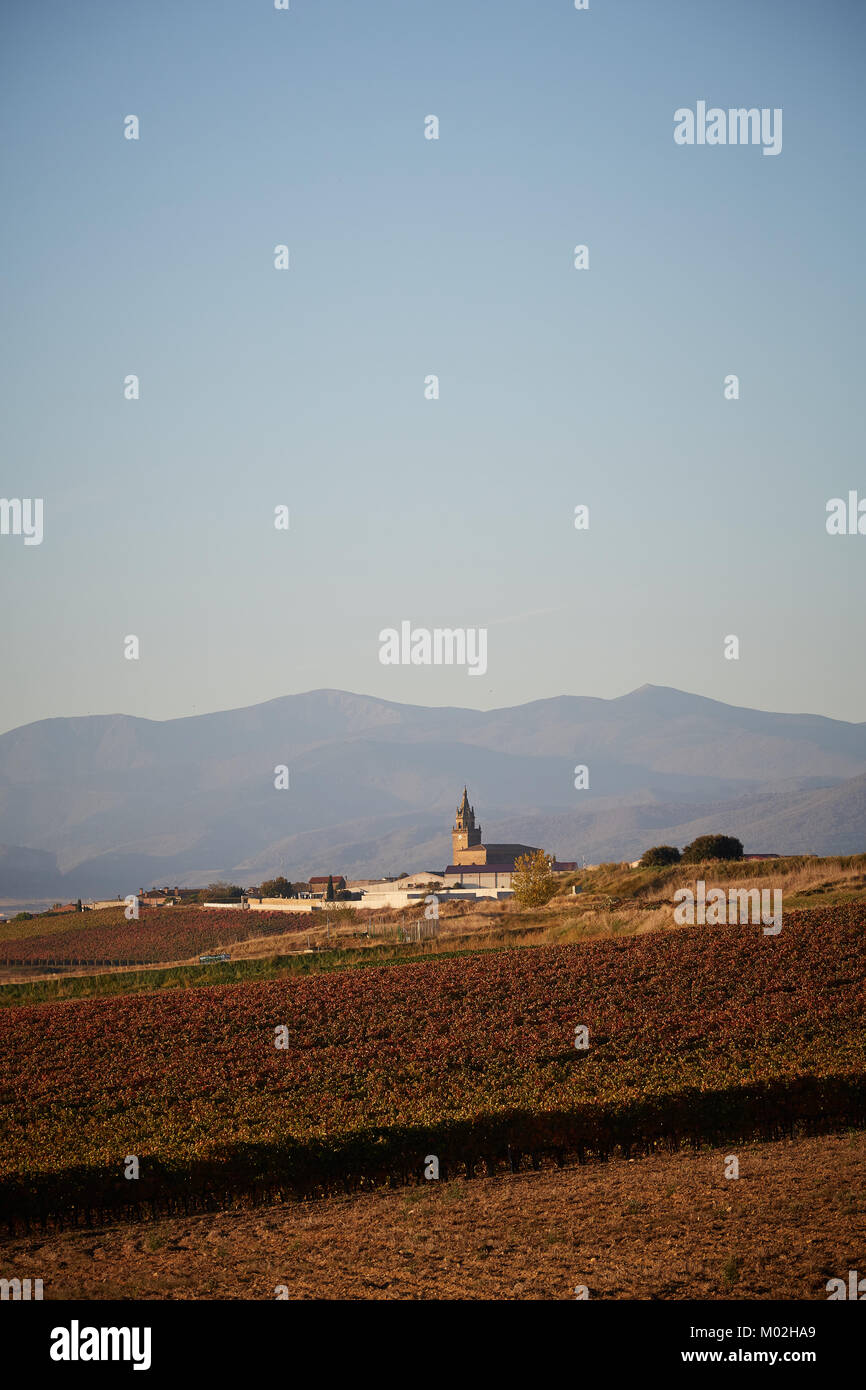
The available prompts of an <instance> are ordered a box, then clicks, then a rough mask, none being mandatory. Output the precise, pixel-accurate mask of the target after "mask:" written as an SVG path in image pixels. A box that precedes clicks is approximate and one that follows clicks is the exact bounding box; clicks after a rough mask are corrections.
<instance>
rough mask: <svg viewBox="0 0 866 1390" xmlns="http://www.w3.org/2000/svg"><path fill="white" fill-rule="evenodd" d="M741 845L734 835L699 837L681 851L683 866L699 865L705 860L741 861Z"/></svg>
mask: <svg viewBox="0 0 866 1390" xmlns="http://www.w3.org/2000/svg"><path fill="white" fill-rule="evenodd" d="M742 857H743V845H742V841H741V840H738V839H737V838H736V837H735V836H734V835H699V836H698V838H697V839H696V840H692V842H691V844H690V845H686V847H685V849H684V850H683V858H682V862H683V863H684V864H700V863H702V862H703V861H704V860H705V859H742Z"/></svg>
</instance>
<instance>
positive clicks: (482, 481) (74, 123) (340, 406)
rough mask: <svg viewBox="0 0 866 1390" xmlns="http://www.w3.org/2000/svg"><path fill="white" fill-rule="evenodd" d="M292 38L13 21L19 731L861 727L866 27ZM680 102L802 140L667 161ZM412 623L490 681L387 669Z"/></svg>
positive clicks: (6, 554)
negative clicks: (380, 723)
mask: <svg viewBox="0 0 866 1390" xmlns="http://www.w3.org/2000/svg"><path fill="white" fill-rule="evenodd" d="M291 4H292V8H291V10H290V11H289V12H288V13H285V12H277V11H275V10H274V9H273V8H272V5H271V4H270V0H243V2H242V0H236V2H235V3H226V0H223V3H212V2H211V0H209V2H208V3H203V2H202V0H192V2H190V0H185V3H183V4H180V3H177V0H171V3H169V2H168V0H164V2H162V3H155V2H154V0H148V3H146V4H142V3H130V0H122V2H120V3H118V0H111V3H87V0H85V2H84V3H81V4H75V5H69V4H61V3H48V4H32V3H24V2H23V0H18V3H12V0H10V3H8V4H7V5H6V6H5V7H4V10H3V21H2V23H3V31H4V32H3V35H2V47H3V50H4V58H3V83H2V120H3V124H4V127H5V134H4V140H3V190H4V202H5V204H6V208H7V210H6V213H5V216H4V225H3V247H2V258H3V270H4V287H3V300H4V303H3V308H4V319H5V334H4V345H3V350H2V352H3V355H2V375H0V382H2V396H3V421H4V423H3V425H2V450H3V467H2V475H0V495H3V496H6V497H42V498H44V505H45V538H44V541H43V543H42V545H41V546H31V547H25V546H24V545H23V543H22V540H21V538H20V537H10V536H2V537H0V584H2V591H3V604H2V609H0V643H2V653H3V655H2V666H3V680H2V694H0V727H2V728H4V729H5V728H10V727H13V726H15V725H18V724H21V723H25V722H28V721H30V720H33V719H39V718H44V717H48V716H53V715H66V714H91V713H106V712H111V711H123V712H126V713H130V714H139V715H144V716H148V717H153V718H167V717H172V716H176V715H184V714H191V713H197V712H201V711H204V710H210V709H219V708H227V707H231V706H236V705H243V704H252V703H255V702H257V701H259V700H264V699H269V698H272V697H274V696H277V695H281V694H287V693H291V692H294V691H300V690H307V689H310V688H314V687H318V686H335V687H339V688H342V689H350V690H356V691H362V692H366V693H370V694H375V695H380V696H383V697H385V698H389V699H395V700H405V701H409V702H413V703H419V704H466V705H475V706H481V707H490V706H494V705H505V704H516V703H520V702H523V701H525V700H531V699H537V698H541V697H544V696H548V695H556V694H561V693H572V694H588V695H599V696H606V697H609V696H615V695H619V694H622V693H624V692H626V691H627V690H630V689H633V688H634V687H635V686H638V685H641V684H643V683H644V682H646V681H649V682H652V683H655V684H661V685H675V686H679V687H681V688H683V689H686V690H691V691H696V692H699V693H702V694H705V695H709V696H712V697H715V698H717V699H722V700H726V701H729V702H732V703H735V704H745V705H755V706H758V707H761V708H767V709H779V710H809V711H813V712H816V713H822V714H827V715H832V716H834V717H839V718H846V719H854V720H860V719H862V718H864V717H866V714H864V708H866V702H864V695H866V661H864V641H863V598H864V590H866V586H864V575H866V536H856V537H847V536H846V537H830V536H828V535H827V533H826V530H825V525H824V521H825V505H826V502H827V500H828V499H829V498H831V497H834V496H847V493H848V490H849V489H856V488H859V490H860V493H861V495H863V496H866V466H864V446H863V437H862V436H863V430H862V399H863V392H864V383H863V357H862V330H863V283H864V271H863V262H864V251H863V222H864V194H863V186H864V185H863V159H862V150H863V146H864V134H866V132H864V121H863V99H862V85H863V55H864V46H863V40H864V33H866V8H864V6H863V5H862V4H859V3H854V0H851V3H847V2H846V0H823V3H821V4H814V3H808V2H807V0H732V2H731V3H727V4H724V5H719V4H717V3H709V2H708V0H659V3H649V0H591V8H590V10H589V11H588V12H577V11H575V10H574V8H573V5H572V4H571V0H557V2H556V3H551V2H550V0H544V3H528V0H527V3H516V0H499V2H498V3H494V0H440V3H437V4H427V3H420V0H393V2H392V3H386V2H385V0H370V3H366V4H362V3H359V0H333V2H332V3H327V4H323V3H314V0H291ZM698 100H706V101H707V102H708V103H709V104H710V105H719V106H721V107H724V108H727V107H730V106H757V107H781V108H782V109H783V112H784V117H783V149H782V153H781V154H780V155H779V156H778V157H775V158H767V157H764V156H763V155H762V154H761V151H760V149H759V148H752V147H746V148H743V147H724V148H721V147H720V148H710V147H704V148H698V147H691V148H689V147H679V146H677V145H676V144H675V143H674V141H673V126H674V122H673V113H674V111H675V110H676V109H677V108H678V107H682V106H691V107H694V106H695V103H696V102H697V101H698ZM130 113H134V114H136V115H138V116H139V118H140V121H141V139H140V140H139V141H138V142H133V141H127V140H125V139H124V138H123V118H124V116H126V115H128V114H130ZM429 114H435V115H437V116H438V117H439V120H440V139H439V140H438V141H428V140H425V139H424V134H423V130H424V118H425V116H427V115H429ZM278 243H286V244H288V245H289V247H290V252H291V269H290V270H289V271H288V272H277V271H276V270H274V268H273V248H274V246H275V245H276V244H278ZM577 243H586V244H587V245H588V246H589V248H590V269H589V271H586V272H578V271H575V270H574V269H573V267H572V248H573V247H574V246H575V244H577ZM858 349H860V350H859V351H858ZM129 373H136V374H138V375H139V376H140V379H141V399H140V400H139V401H137V402H128V401H125V400H124V398H123V380H124V378H125V377H126V375H127V374H129ZM429 373H436V374H437V375H438V376H439V377H440V382H441V396H440V399H439V400H438V401H435V402H432V401H427V400H425V399H424V394H423V382H424V378H425V376H426V375H427V374H429ZM728 373H736V374H738V376H739V378H740V383H741V386H740V390H741V397H740V400H739V401H736V402H732V401H726V400H725V399H724V397H723V390H722V384H723V380H724V377H725V376H726V375H727V374H728ZM580 502H584V503H587V504H588V505H589V506H590V508H591V513H590V516H591V522H590V530H589V532H587V533H581V532H576V531H575V530H574V526H573V511H574V506H575V504H576V503H580ZM278 503H286V504H287V505H288V506H289V507H290V508H291V530H290V531H289V532H288V533H284V532H278V531H275V530H274V528H273V520H272V518H273V508H274V506H275V505H277V504H278ZM405 618H408V619H411V620H412V622H413V623H414V624H416V625H426V626H428V627H433V626H437V625H438V626H451V627H454V626H463V627H473V626H475V627H480V626H485V627H487V628H488V630H489V669H488V673H487V675H486V676H485V677H483V678H473V677H468V676H467V675H466V673H465V672H464V671H456V670H447V669H431V668H423V667H422V668H412V667H409V668H401V667H396V668H395V667H383V666H382V665H380V663H379V660H378V652H379V642H378V633H379V630H380V629H381V628H383V627H388V626H395V627H396V626H398V625H399V623H400V621H401V620H402V619H405ZM129 633H135V634H136V635H137V636H138V637H139V638H140V641H141V659H140V660H139V661H138V662H130V661H126V660H124V658H123V638H124V636H125V635H126V634H129ZM729 633H735V634H737V635H738V636H739V637H740V641H741V658H740V660H739V661H738V662H735V661H726V660H725V659H724V658H723V654H722V649H723V639H724V637H725V636H726V635H727V634H729Z"/></svg>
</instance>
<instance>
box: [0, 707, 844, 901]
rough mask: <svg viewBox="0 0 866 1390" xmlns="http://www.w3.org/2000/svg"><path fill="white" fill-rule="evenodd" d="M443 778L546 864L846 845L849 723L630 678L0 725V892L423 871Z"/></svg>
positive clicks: (441, 853) (443, 855)
mask: <svg viewBox="0 0 866 1390" xmlns="http://www.w3.org/2000/svg"><path fill="white" fill-rule="evenodd" d="M578 764H584V765H585V766H586V767H587V768H588V770H589V787H588V788H587V789H584V790H579V791H578V790H575V785H574V783H575V776H574V773H575V768H576V766H577V765H578ZM280 766H285V767H287V768H288V774H289V776H288V780H289V786H288V789H283V790H277V789H276V788H275V785H274V783H275V769H276V768H278V767H280ZM464 783H465V784H467V785H468V787H469V792H470V799H471V800H472V802H473V804H474V806H475V809H476V814H477V816H478V818H479V820H480V821H481V824H482V827H483V835H484V838H485V839H490V840H493V841H515V840H516V841H521V842H524V843H529V844H537V845H542V846H543V847H544V848H545V849H546V850H548V851H550V852H553V853H555V854H556V855H557V857H558V858H560V859H584V858H585V859H586V861H587V862H590V863H592V862H600V861H603V860H608V859H616V860H619V859H633V858H636V857H637V856H638V855H639V854H640V853H641V852H642V851H643V850H644V849H646V848H647V846H648V845H651V844H660V843H666V844H675V845H679V846H682V845H684V844H685V843H687V842H688V841H689V840H691V839H694V837H695V836H696V835H699V834H703V833H705V832H708V831H720V832H725V833H728V834H734V835H737V836H738V837H739V838H740V839H741V840H742V841H743V843H744V845H745V848H746V850H747V851H753V852H770V851H775V852H777V853H780V854H782V853H801V852H802V853H813V854H832V853H839V854H850V853H856V852H859V851H863V850H866V723H860V724H851V723H846V722H843V721H841V720H834V719H825V718H822V717H821V716H818V715H808V714H774V713H770V712H766V711H761V710H752V709H742V708H738V707H735V706H732V705H726V704H723V703H721V702H719V701H716V700H710V699H707V698H705V697H703V696H698V695H690V694H687V693H685V692H683V691H680V690H673V689H669V688H667V687H663V686H652V685H644V686H642V687H641V688H640V689H639V690H634V691H632V692H631V693H630V694H628V695H623V696H620V697H619V698H617V699H611V700H602V699H596V698H589V697H581V696H567V695H563V696H558V697H555V698H552V699H546V700H536V701H533V702H531V703H529V704H525V705H518V706H514V707H512V708H507V709H496V710H489V711H480V710H472V709H460V708H453V707H446V708H438V707H437V708H426V707H423V706H416V705H403V704H396V703H393V702H391V701H388V700H380V699H375V698H373V697H370V696H365V695H356V694H351V693H349V692H346V691H339V690H314V691H309V692H307V693H305V694H301V695H287V696H283V697H281V698H278V699H276V700H270V701H268V702H267V703H265V704H259V705H253V706H250V707H248V708H245V709H238V710H226V711H221V712H219V713H215V714H202V715H195V716H191V717H188V718H182V719H170V720H164V721H156V720H149V719H140V718H133V717H131V716H128V715H120V714H114V715H90V716H86V717H79V718H68V719H67V718H59V719H44V720H39V721H38V722H36V723H33V724H27V725H24V726H23V727H21V728H18V729H13V730H11V731H10V732H9V733H6V734H3V735H2V736H0V899H5V900H8V899H13V898H19V899H20V898H25V897H31V898H34V899H36V898H45V897H54V896H56V897H62V898H70V897H76V896H79V895H81V896H115V895H116V894H118V893H119V894H126V893H129V892H136V891H137V890H138V889H139V888H142V887H148V886H150V885H152V884H164V883H168V884H172V885H175V884H177V885H180V886H184V885H193V884H203V883H208V882H210V881H212V880H214V879H218V878H229V879H231V880H232V881H234V882H239V883H241V884H243V885H251V884H253V883H257V882H259V881H260V880H261V879H262V878H267V877H271V876H273V875H274V874H276V873H283V874H285V875H286V876H287V877H288V878H294V879H306V878H308V877H309V876H310V875H311V874H317V873H331V872H333V873H335V874H336V873H342V874H345V875H346V876H347V877H373V876H378V875H386V874H399V873H400V872H402V871H404V870H407V871H412V870H415V869H421V868H431V869H442V868H444V866H445V865H446V864H447V863H448V862H450V859H451V840H450V827H451V825H452V824H453V820H454V811H455V807H456V804H457V801H458V799H459V796H460V794H461V793H462V790H463V786H464Z"/></svg>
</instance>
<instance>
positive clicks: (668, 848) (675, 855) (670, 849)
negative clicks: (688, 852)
mask: <svg viewBox="0 0 866 1390" xmlns="http://www.w3.org/2000/svg"><path fill="white" fill-rule="evenodd" d="M640 862H641V865H642V866H646V867H647V868H658V867H660V866H661V865H664V864H678V863H679V862H680V852H679V850H678V849H676V848H675V847H674V846H673V845H653V847H652V849H645V850H644V852H643V854H642V855H641V859H640Z"/></svg>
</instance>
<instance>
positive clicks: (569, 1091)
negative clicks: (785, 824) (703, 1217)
mask: <svg viewBox="0 0 866 1390" xmlns="http://www.w3.org/2000/svg"><path fill="white" fill-rule="evenodd" d="M864 939H866V904H856V905H855V904H850V905H846V906H844V907H838V906H837V907H833V908H825V909H816V910H810V911H803V912H792V913H789V914H787V915H786V917H785V921H784V927H783V930H782V932H781V934H780V935H779V936H777V937H770V936H764V935H763V933H762V932H761V930H760V928H755V927H748V926H745V927H731V926H728V927H696V928H687V929H683V930H680V931H677V932H671V933H664V934H655V935H647V936H643V937H638V938H632V939H629V940H628V941H617V940H607V941H600V942H597V943H593V944H590V945H585V946H561V947H541V948H528V949H523V950H512V951H506V952H501V953H491V954H486V955H477V956H467V957H464V958H463V959H449V960H438V961H437V960H435V959H430V960H429V961H428V962H425V963H419V964H408V965H396V966H394V967H390V968H389V967H372V968H369V969H366V970H361V971H343V972H338V973H333V974H323V975H318V976H311V977H307V978H293V979H277V980H268V981H264V982H261V983H253V984H238V985H233V986H232V985H228V986H215V987H210V988H201V989H189V990H184V991H173V992H167V993H165V994H160V995H143V996H142V995H139V996H132V997H119V998H111V999H102V1000H93V1001H91V1000H83V1001H71V1002H68V1003H58V1004H43V1005H39V1006H30V1005H26V1006H21V1007H17V1008H9V1009H7V1010H5V1011H4V1012H3V1014H2V1015H0V1215H2V1216H3V1217H4V1219H6V1220H10V1219H11V1216H12V1213H13V1212H14V1213H16V1214H18V1215H19V1216H23V1217H26V1218H41V1219H43V1220H45V1219H46V1218H50V1217H57V1218H59V1219H61V1220H78V1219H80V1218H81V1217H82V1216H83V1217H84V1218H85V1219H87V1217H88V1214H89V1213H90V1212H91V1211H101V1212H105V1211H108V1210H112V1209H113V1210H119V1209H123V1208H129V1209H132V1208H135V1207H141V1205H142V1204H150V1205H151V1206H152V1207H153V1208H157V1209H158V1208H159V1207H160V1204H162V1206H163V1207H164V1208H165V1209H171V1208H173V1207H176V1208H178V1209H180V1208H181V1207H184V1208H188V1207H189V1206H193V1207H195V1206H197V1205H207V1204H208V1203H219V1202H225V1201H228V1200H234V1199H237V1198H238V1197H239V1196H241V1195H242V1194H245V1193H246V1194H250V1195H255V1194H261V1193H267V1194H268V1195H269V1196H280V1195H288V1194H291V1193H301V1192H322V1191H327V1190H331V1189H338V1188H341V1187H349V1186H353V1185H364V1184H367V1183H371V1182H381V1181H407V1180H413V1179H419V1178H421V1176H422V1172H423V1167H424V1162H425V1160H426V1157H427V1155H430V1154H435V1155H436V1156H437V1157H438V1159H439V1161H440V1171H441V1174H442V1176H443V1177H444V1176H446V1175H453V1174H455V1173H458V1172H461V1173H472V1172H473V1171H476V1168H477V1166H478V1165H481V1164H484V1165H486V1169H487V1171H497V1170H499V1169H501V1168H502V1167H506V1168H507V1167H509V1166H510V1167H515V1166H519V1165H520V1164H521V1163H526V1162H532V1163H533V1164H537V1163H539V1162H540V1161H542V1160H544V1161H557V1162H562V1161H572V1160H575V1159H576V1160H577V1161H582V1160H583V1159H585V1158H587V1157H590V1156H596V1155H598V1156H603V1155H607V1154H609V1153H612V1152H614V1151H618V1152H622V1153H630V1152H635V1153H637V1152H644V1151H647V1150H648V1149H652V1148H654V1147H657V1146H660V1145H664V1146H677V1145H680V1144H682V1143H686V1142H690V1143H697V1142H702V1141H706V1142H723V1143H728V1142H731V1143H733V1142H736V1141H737V1140H746V1139H749V1138H773V1137H776V1136H778V1135H782V1134H790V1133H793V1132H798V1131H803V1132H808V1131H816V1132H817V1131H820V1130H825V1129H830V1128H834V1127H839V1126H841V1125H846V1124H851V1125H856V1124H862V1123H863V1122H864V1119H866V1030H864V1027H863V1022H864V970H863V965H864ZM196 949H197V946H196ZM581 1027H585V1028H586V1029H588V1046H587V1047H586V1048H580V1047H578V1046H576V1045H575V1037H576V1034H575V1030H576V1029H578V1028H581ZM283 1028H284V1029H285V1030H286V1031H285V1033H283V1034H282V1035H281V1034H280V1031H279V1030H281V1029H283ZM578 1036H579V1035H578ZM277 1041H283V1042H285V1043H286V1046H284V1047H281V1046H277V1045H276V1043H277ZM128 1155H135V1156H137V1158H138V1159H139V1162H140V1177H139V1178H138V1179H135V1180H131V1181H130V1180H126V1179H125V1178H124V1177H123V1169H124V1163H125V1160H126V1157H127V1156H128Z"/></svg>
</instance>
